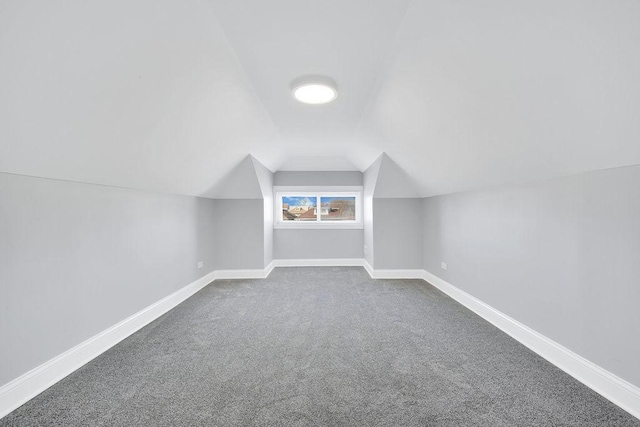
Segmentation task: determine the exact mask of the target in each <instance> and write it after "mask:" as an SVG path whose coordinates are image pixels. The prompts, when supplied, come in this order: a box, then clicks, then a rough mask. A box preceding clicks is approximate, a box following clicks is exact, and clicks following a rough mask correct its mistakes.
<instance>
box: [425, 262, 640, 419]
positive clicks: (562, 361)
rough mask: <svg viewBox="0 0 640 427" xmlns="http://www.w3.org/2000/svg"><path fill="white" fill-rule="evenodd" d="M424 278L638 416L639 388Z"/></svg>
mask: <svg viewBox="0 0 640 427" xmlns="http://www.w3.org/2000/svg"><path fill="white" fill-rule="evenodd" d="M423 273H424V275H423V278H424V280H426V281H427V282H429V283H431V284H432V285H433V286H435V287H436V288H438V289H440V290H441V291H442V292H444V293H445V294H447V295H449V296H450V297H451V298H453V299H454V300H456V301H458V302H459V303H460V304H462V305H464V306H465V307H467V308H468V309H469V310H471V311H473V312H474V313H476V314H478V315H479V316H480V317H482V318H484V319H485V320H487V321H488V322H490V323H492V324H493V325H494V326H496V327H497V328H498V329H501V330H502V331H504V332H505V333H507V334H508V335H510V336H511V337H512V338H514V339H515V340H517V341H519V342H520V343H522V344H524V345H525V346H527V347H528V348H530V349H531V350H532V351H534V352H535V353H537V354H538V355H540V356H542V357H543V358H545V359H546V360H548V361H549V362H551V363H553V364H554V365H555V366H557V367H558V368H560V369H561V370H563V371H564V372H566V373H568V374H569V375H571V376H572V377H574V378H575V379H577V380H578V381H580V382H581V383H583V384H585V385H586V386H587V387H589V388H591V389H592V390H594V391H595V392H597V393H599V394H600V395H602V396H603V397H605V398H606V399H608V400H610V401H611V402H613V403H614V404H616V405H618V406H619V407H620V408H622V409H624V410H625V411H627V412H628V413H630V414H631V415H633V416H634V417H636V418H640V388H638V387H636V386H634V385H633V384H630V383H628V382H627V381H625V380H623V379H622V378H619V377H617V376H616V375H614V374H612V373H610V372H609V371H607V370H605V369H603V368H601V367H600V366H598V365H596V364H594V363H592V362H590V361H588V360H587V359H585V358H583V357H582V356H580V355H578V354H576V353H574V352H572V351H571V350H569V349H567V348H565V347H563V346H562V345H560V344H558V343H557V342H555V341H553V340H551V339H549V338H547V337H545V336H544V335H542V334H540V333H538V332H536V331H534V330H533V329H531V328H529V327H528V326H525V325H523V324H522V323H520V322H518V321H517V320H515V319H512V318H511V317H509V316H507V315H506V314H504V313H501V312H500V311H498V310H496V309H495V308H493V307H491V306H490V305H488V304H485V303H484V302H482V301H480V300H479V299H477V298H475V297H473V296H471V295H469V294H468V293H466V292H464V291H463V290H461V289H458V288H456V287H455V286H453V285H452V284H450V283H448V282H446V281H445V280H442V279H441V278H439V277H438V276H436V275H434V274H432V273H430V272H428V271H424V270H423Z"/></svg>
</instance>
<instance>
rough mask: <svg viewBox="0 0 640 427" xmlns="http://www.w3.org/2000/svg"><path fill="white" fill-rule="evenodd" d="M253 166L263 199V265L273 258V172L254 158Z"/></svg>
mask: <svg viewBox="0 0 640 427" xmlns="http://www.w3.org/2000/svg"><path fill="white" fill-rule="evenodd" d="M251 159H252V160H253V165H254V168H255V172H256V176H257V178H258V182H259V183H260V190H261V192H262V199H263V212H264V215H263V226H262V228H263V232H264V242H263V247H264V267H266V266H267V265H268V264H269V263H270V262H271V261H272V260H273V172H271V171H270V170H269V169H267V167H266V166H265V165H263V164H262V163H260V162H259V161H258V160H256V159H255V158H253V157H252V158H251Z"/></svg>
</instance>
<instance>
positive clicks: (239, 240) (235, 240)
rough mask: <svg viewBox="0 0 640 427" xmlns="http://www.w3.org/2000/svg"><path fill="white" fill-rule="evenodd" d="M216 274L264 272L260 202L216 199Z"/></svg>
mask: <svg viewBox="0 0 640 427" xmlns="http://www.w3.org/2000/svg"><path fill="white" fill-rule="evenodd" d="M213 218H214V219H215V221H214V234H215V236H216V239H215V241H214V245H215V264H214V269H216V270H236V269H237V270H245V269H262V268H264V261H265V251H264V243H265V242H264V201H263V200H262V199H249V200H241V199H216V200H214V209H213Z"/></svg>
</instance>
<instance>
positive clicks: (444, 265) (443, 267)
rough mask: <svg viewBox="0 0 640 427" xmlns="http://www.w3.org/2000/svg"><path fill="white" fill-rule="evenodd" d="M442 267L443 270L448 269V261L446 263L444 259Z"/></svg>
mask: <svg viewBox="0 0 640 427" xmlns="http://www.w3.org/2000/svg"><path fill="white" fill-rule="evenodd" d="M440 268H442V269H443V270H446V269H447V263H446V262H444V261H442V262H441V263H440Z"/></svg>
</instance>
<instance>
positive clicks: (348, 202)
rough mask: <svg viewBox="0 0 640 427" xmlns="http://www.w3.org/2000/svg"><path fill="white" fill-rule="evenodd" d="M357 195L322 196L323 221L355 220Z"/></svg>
mask: <svg viewBox="0 0 640 427" xmlns="http://www.w3.org/2000/svg"><path fill="white" fill-rule="evenodd" d="M355 219H356V198H355V197H322V198H321V199H320V220H321V221H355Z"/></svg>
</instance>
